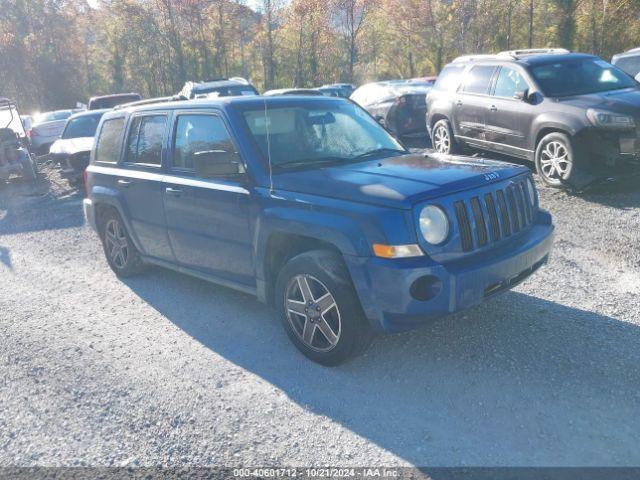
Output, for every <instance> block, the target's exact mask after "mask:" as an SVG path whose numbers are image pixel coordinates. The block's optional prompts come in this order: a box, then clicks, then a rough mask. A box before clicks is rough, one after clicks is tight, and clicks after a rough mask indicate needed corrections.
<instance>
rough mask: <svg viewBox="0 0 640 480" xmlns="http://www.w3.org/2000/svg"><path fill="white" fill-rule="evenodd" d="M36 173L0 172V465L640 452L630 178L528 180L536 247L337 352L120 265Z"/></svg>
mask: <svg viewBox="0 0 640 480" xmlns="http://www.w3.org/2000/svg"><path fill="white" fill-rule="evenodd" d="M55 178H56V177H55V174H52V175H49V176H48V177H47V176H44V175H43V181H42V183H41V184H40V185H39V187H38V188H37V189H35V190H34V189H33V188H30V187H29V186H27V185H24V184H22V183H20V182H19V181H15V182H12V184H10V185H7V186H5V187H0V406H1V407H0V466H28V465H90V466H97V465H132V466H136V465H149V466H154V465H171V466H183V465H218V466H220V465H223V466H240V465H245V466H246V465H253V466H260V465H287V466H309V465H326V464H330V465H335V466H339V465H350V466H356V465H380V464H384V465H388V466H400V465H429V466H461V465H477V466H489V465H491V466H495V465H509V466H522V465H537V466H577V465H581V466H610V465H617V466H633V465H635V466H637V465H640V450H639V449H638V444H639V440H640V438H639V437H640V434H639V432H640V390H639V389H638V385H640V370H639V365H640V348H639V347H638V346H639V345H640V318H639V317H640V246H639V245H640V242H639V240H640V237H639V235H640V188H638V187H637V186H635V185H636V184H637V181H636V182H634V181H629V182H627V184H623V185H615V186H606V187H602V188H599V189H598V190H596V191H592V192H590V193H587V194H582V195H569V194H567V193H565V192H561V191H556V190H550V189H547V188H542V187H541V190H540V197H541V203H542V205H543V206H544V207H545V208H547V209H549V210H551V211H552V212H553V214H554V215H555V221H556V224H557V241H556V246H555V252H554V255H553V258H552V259H551V262H550V264H549V265H548V266H547V267H545V268H543V269H542V270H540V271H539V272H538V273H537V274H536V275H535V276H534V277H533V278H531V279H529V280H528V281H527V282H525V283H524V284H523V285H522V286H520V287H518V288H517V289H516V290H515V291H513V292H508V293H506V294H504V295H502V296H499V297H497V298H495V299H493V300H492V301H491V302H489V303H487V304H485V305H483V306H481V307H479V308H476V309H474V310H472V311H469V312H466V313H464V314H460V315H456V316H453V317H449V318H444V319H441V320H439V321H436V322H434V323H432V324H430V325H429V326H427V327H425V328H423V329H422V330H419V331H417V332H412V333H408V334H403V335H399V336H390V337H384V338H380V339H378V340H377V341H376V342H375V343H374V345H373V346H372V348H371V349H370V351H369V352H368V353H367V354H366V355H365V356H363V357H361V358H358V359H357V360H355V361H353V362H351V363H349V364H347V365H345V366H343V367H340V368H336V369H326V368H323V367H320V366H317V365H314V364H312V363H310V362H308V361H307V360H305V359H304V358H303V357H302V356H301V355H300V354H298V353H297V351H296V350H295V349H294V348H293V346H291V345H290V343H289V341H288V340H287V338H286V335H285V333H284V331H283V330H282V328H281V326H280V325H279V323H278V321H277V320H276V319H275V318H274V315H273V313H272V312H270V311H269V310H267V309H266V308H265V307H264V306H263V305H262V304H260V303H258V302H257V301H256V300H254V299H253V298H252V297H249V296H246V295H244V294H241V293H237V292H235V291H232V290H228V289H225V288H222V287H218V286H215V285H211V284H208V283H205V282H202V281H199V280H195V279H192V278H189V277H186V276H183V275H180V274H177V273H173V272H170V271H166V270H162V269H159V268H154V269H151V270H150V271H149V272H147V273H146V274H144V275H142V276H140V277H138V278H135V279H132V280H127V281H126V282H123V281H119V280H118V279H116V277H115V276H114V275H113V274H112V273H111V271H110V270H109V269H108V267H107V264H106V262H105V260H104V258H103V255H102V251H101V248H100V244H99V241H98V239H97V237H96V236H95V234H94V233H93V232H92V231H91V230H90V229H89V227H87V226H85V225H84V222H83V218H82V212H81V196H80V195H79V194H77V193H74V192H72V191H67V190H66V187H65V186H64V184H62V183H60V182H58V181H56V180H55Z"/></svg>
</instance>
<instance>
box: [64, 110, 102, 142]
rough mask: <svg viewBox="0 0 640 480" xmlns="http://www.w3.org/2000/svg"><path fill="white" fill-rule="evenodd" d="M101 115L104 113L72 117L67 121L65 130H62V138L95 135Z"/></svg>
mask: <svg viewBox="0 0 640 480" xmlns="http://www.w3.org/2000/svg"><path fill="white" fill-rule="evenodd" d="M101 117H102V114H100V115H86V116H82V117H77V118H72V119H71V120H69V121H68V122H67V126H66V127H65V128H64V132H62V138H81V137H93V136H94V135H95V134H96V129H97V128H98V123H100V118H101Z"/></svg>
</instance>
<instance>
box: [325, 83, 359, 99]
mask: <svg viewBox="0 0 640 480" xmlns="http://www.w3.org/2000/svg"><path fill="white" fill-rule="evenodd" d="M324 87H331V88H339V89H340V90H341V91H342V95H340V96H341V97H343V98H349V97H350V96H351V94H352V93H353V92H355V90H356V86H355V85H353V84H352V83H332V84H330V85H324Z"/></svg>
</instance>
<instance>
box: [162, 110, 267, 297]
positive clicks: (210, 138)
mask: <svg viewBox="0 0 640 480" xmlns="http://www.w3.org/2000/svg"><path fill="white" fill-rule="evenodd" d="M174 123H175V127H174V130H173V131H174V135H173V148H172V156H171V158H172V161H171V165H170V171H169V172H168V175H166V176H165V177H164V180H163V197H164V208H165V214H166V218H167V227H168V232H169V238H170V241H171V245H172V247H173V251H174V253H175V256H176V259H177V261H178V263H180V264H181V265H183V266H185V267H188V268H191V269H195V270H199V271H202V272H203V273H207V274H210V275H214V276H217V277H221V278H225V279H228V280H231V281H234V282H237V283H242V284H245V285H248V286H253V285H254V284H255V279H254V278H255V275H254V273H255V270H254V265H253V252H252V248H251V245H252V242H251V236H250V233H249V206H250V195H249V190H248V189H247V187H246V185H245V182H246V174H245V172H244V166H243V163H242V162H241V159H240V156H239V154H238V153H237V149H236V148H235V146H234V143H233V141H232V139H231V135H230V134H229V130H228V129H227V127H226V124H225V122H224V119H223V118H222V116H221V115H219V114H217V113H202V112H182V113H178V114H177V115H176V118H175V122H174ZM203 162H204V163H205V165H204V166H203V165H202V163H203ZM206 162H211V163H212V164H213V163H215V164H216V168H215V169H209V168H207V165H206ZM225 163H228V166H229V167H230V169H228V171H227V172H226V173H220V174H216V173H215V172H216V170H218V171H220V167H221V166H222V167H223V168H222V169H221V170H222V171H223V170H225V169H224V164H225ZM234 169H236V172H235V173H231V172H232V171H233V170H234Z"/></svg>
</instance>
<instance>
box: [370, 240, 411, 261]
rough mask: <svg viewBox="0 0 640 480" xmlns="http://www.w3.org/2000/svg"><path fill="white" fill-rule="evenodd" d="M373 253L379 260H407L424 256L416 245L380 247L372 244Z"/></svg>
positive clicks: (378, 244)
mask: <svg viewBox="0 0 640 480" xmlns="http://www.w3.org/2000/svg"><path fill="white" fill-rule="evenodd" d="M373 253H374V254H375V255H376V257H380V258H409V257H421V256H422V255H424V254H423V253H422V250H421V249H420V247H419V246H418V245H382V244H380V243H374V244H373Z"/></svg>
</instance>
